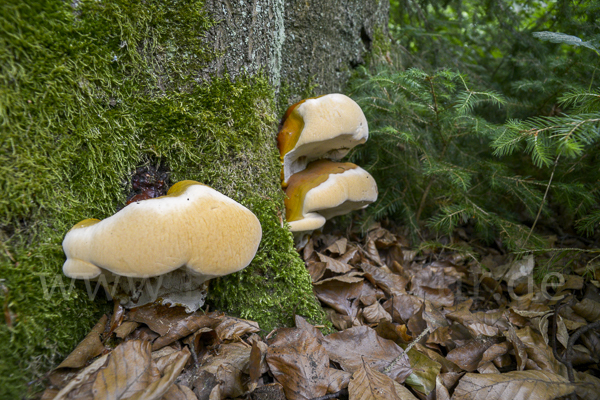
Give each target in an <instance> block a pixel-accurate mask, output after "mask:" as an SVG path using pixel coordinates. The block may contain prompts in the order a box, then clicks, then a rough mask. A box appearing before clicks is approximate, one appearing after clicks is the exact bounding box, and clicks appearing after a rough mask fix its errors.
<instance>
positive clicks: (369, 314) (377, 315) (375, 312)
mask: <svg viewBox="0 0 600 400" xmlns="http://www.w3.org/2000/svg"><path fill="white" fill-rule="evenodd" d="M363 318H364V319H365V321H366V322H367V323H369V324H375V323H379V322H380V321H381V320H384V321H388V322H392V316H391V315H390V314H389V313H388V312H387V311H385V310H384V309H383V307H382V306H381V304H379V302H375V303H373V305H370V306H369V307H365V308H363Z"/></svg>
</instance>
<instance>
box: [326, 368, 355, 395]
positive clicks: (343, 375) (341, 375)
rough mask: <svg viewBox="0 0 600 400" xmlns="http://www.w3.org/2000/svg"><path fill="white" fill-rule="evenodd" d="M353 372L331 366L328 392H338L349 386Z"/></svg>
mask: <svg viewBox="0 0 600 400" xmlns="http://www.w3.org/2000/svg"><path fill="white" fill-rule="evenodd" d="M350 378H352V374H351V373H349V372H346V371H342V370H341V369H334V368H329V386H328V387H327V393H337V392H339V391H340V390H342V389H346V388H347V387H348V383H349V382H350Z"/></svg>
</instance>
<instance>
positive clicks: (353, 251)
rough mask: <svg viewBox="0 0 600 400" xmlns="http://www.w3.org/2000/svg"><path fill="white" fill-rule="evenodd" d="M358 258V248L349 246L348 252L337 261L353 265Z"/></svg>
mask: <svg viewBox="0 0 600 400" xmlns="http://www.w3.org/2000/svg"><path fill="white" fill-rule="evenodd" d="M359 258H360V255H359V254H358V247H354V246H351V247H349V248H348V251H346V252H345V253H344V255H342V256H341V257H338V259H337V260H338V261H340V262H343V263H346V264H350V265H353V264H354V262H355V261H356V260H358V259H359Z"/></svg>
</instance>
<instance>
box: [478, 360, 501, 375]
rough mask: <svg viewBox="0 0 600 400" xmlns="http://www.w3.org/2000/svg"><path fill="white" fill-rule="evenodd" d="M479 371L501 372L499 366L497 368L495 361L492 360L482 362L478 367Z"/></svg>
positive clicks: (481, 372)
mask: <svg viewBox="0 0 600 400" xmlns="http://www.w3.org/2000/svg"><path fill="white" fill-rule="evenodd" d="M477 372H479V373H480V374H499V373H500V371H499V370H498V368H496V366H495V365H494V363H491V362H488V363H485V364H482V365H480V366H479V367H477Z"/></svg>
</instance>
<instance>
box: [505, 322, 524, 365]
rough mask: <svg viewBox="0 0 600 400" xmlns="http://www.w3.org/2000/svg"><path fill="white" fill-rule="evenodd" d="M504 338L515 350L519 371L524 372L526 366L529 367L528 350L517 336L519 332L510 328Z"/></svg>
mask: <svg viewBox="0 0 600 400" xmlns="http://www.w3.org/2000/svg"><path fill="white" fill-rule="evenodd" d="M504 336H506V338H507V339H508V341H509V342H510V343H511V344H512V346H513V350H514V352H515V358H516V359H517V370H519V371H523V370H524V369H525V366H526V365H527V348H526V347H525V345H524V344H523V342H522V341H521V339H519V336H518V335H517V331H516V330H515V328H514V327H512V326H511V327H510V328H508V331H506V332H504Z"/></svg>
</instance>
